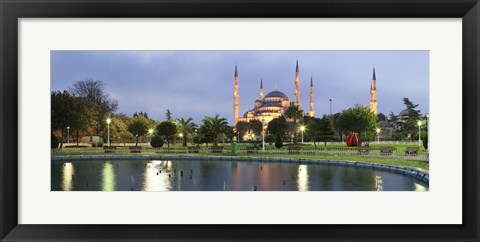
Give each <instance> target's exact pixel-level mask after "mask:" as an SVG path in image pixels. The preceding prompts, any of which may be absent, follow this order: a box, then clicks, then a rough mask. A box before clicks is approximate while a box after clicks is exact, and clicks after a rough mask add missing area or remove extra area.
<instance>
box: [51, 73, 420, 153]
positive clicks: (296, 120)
mask: <svg viewBox="0 0 480 242" xmlns="http://www.w3.org/2000/svg"><path fill="white" fill-rule="evenodd" d="M403 101H404V104H405V106H406V109H405V112H404V114H403V116H395V115H393V113H392V114H391V115H390V120H392V121H394V122H395V123H396V124H397V128H396V130H395V132H394V137H396V138H399V139H405V138H411V139H412V140H413V139H414V138H416V137H418V136H416V137H415V135H418V131H417V130H418V126H417V125H416V122H417V121H418V120H420V119H421V118H422V117H421V116H420V111H419V110H417V109H416V108H417V107H418V105H416V104H414V103H412V102H411V101H410V100H408V98H404V100H403ZM117 108H118V101H117V100H115V99H113V98H111V97H110V95H109V94H108V93H107V92H106V91H105V87H104V84H103V83H102V82H101V81H99V80H93V79H85V80H81V81H77V82H76V83H74V84H73V86H72V87H71V88H69V89H68V90H64V91H52V92H51V131H52V143H53V140H55V139H59V140H60V147H62V146H63V142H64V140H65V137H66V135H67V134H66V132H71V133H70V135H72V137H75V138H74V140H76V142H77V145H79V140H80V138H81V137H82V136H99V137H102V141H103V142H105V143H106V142H108V141H107V128H108V127H109V130H110V141H112V142H113V143H115V142H116V143H121V142H131V141H132V140H134V141H135V145H136V146H137V145H138V143H139V142H151V144H152V146H156V147H162V146H163V144H164V143H166V144H167V147H170V145H171V144H173V143H174V142H175V141H176V140H177V139H180V140H181V141H182V145H183V146H187V143H188V142H189V141H190V142H193V143H195V144H203V143H205V144H206V145H207V146H208V144H209V143H211V144H212V145H214V146H217V145H218V143H219V142H223V141H225V140H230V141H233V140H234V137H237V139H238V141H244V140H245V138H244V135H245V134H252V135H253V136H254V137H255V138H258V137H259V136H262V135H263V132H265V135H266V138H265V140H266V142H269V143H273V142H275V144H276V146H277V147H281V146H282V145H283V141H284V140H286V139H289V138H290V139H292V140H293V142H294V143H295V144H296V143H297V142H298V140H299V137H298V136H299V135H300V134H301V133H302V132H303V135H304V139H305V140H306V141H311V142H313V143H314V145H315V146H317V143H318V142H323V143H324V145H326V144H327V142H329V141H334V140H339V138H340V140H341V137H343V136H346V135H348V134H349V132H356V133H358V136H359V143H360V144H361V143H362V141H363V140H364V139H366V140H367V141H368V140H371V138H372V136H373V135H374V132H375V129H376V128H377V127H378V125H377V123H378V121H379V120H383V119H384V120H387V118H386V117H385V115H383V114H379V115H375V114H374V113H372V112H371V111H370V109H369V108H368V107H366V106H362V105H355V106H354V107H352V108H349V109H346V110H342V111H341V112H339V113H337V114H334V115H332V116H327V115H323V116H322V117H321V118H314V117H309V116H305V115H304V114H303V112H302V110H299V108H298V106H295V105H291V106H290V107H289V108H288V109H287V110H286V112H285V113H284V114H283V115H282V116H280V117H278V118H275V119H273V120H272V121H270V122H269V123H268V125H267V127H266V129H265V130H264V127H263V124H262V122H261V121H260V120H257V119H254V120H250V121H249V122H243V121H241V122H237V124H236V126H235V127H233V126H230V125H229V123H228V121H227V119H225V118H224V117H220V116H219V115H218V114H216V115H215V116H205V117H204V119H202V121H201V123H200V124H199V125H197V124H195V123H194V122H193V119H192V118H176V119H175V118H173V114H172V112H171V111H170V109H167V110H166V113H165V117H166V119H165V121H163V122H160V121H155V120H153V119H150V118H149V116H148V114H147V113H146V112H138V113H134V114H133V115H132V116H129V115H127V114H125V113H115V112H116V110H117ZM382 115H383V116H382ZM107 119H109V120H110V123H109V124H107V122H106V120H107ZM425 127H426V125H425ZM302 130H303V131H302ZM255 138H254V139H255Z"/></svg>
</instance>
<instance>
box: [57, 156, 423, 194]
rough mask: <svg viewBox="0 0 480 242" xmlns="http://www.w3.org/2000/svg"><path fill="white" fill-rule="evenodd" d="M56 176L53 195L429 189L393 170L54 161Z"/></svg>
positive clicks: (232, 163)
mask: <svg viewBox="0 0 480 242" xmlns="http://www.w3.org/2000/svg"><path fill="white" fill-rule="evenodd" d="M51 174H52V180H51V190H52V191H255V190H256V191H428V185H427V184H425V183H423V182H422V181H420V180H418V179H416V178H413V177H410V176H406V175H402V174H396V173H394V172H390V171H382V170H372V169H367V168H357V167H349V166H335V165H320V164H298V163H276V162H251V161H248V162H239V161H209V160H144V161H142V160H114V161H103V160H97V161H95V160H93V161H52V166H51Z"/></svg>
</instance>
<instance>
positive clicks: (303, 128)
mask: <svg viewBox="0 0 480 242" xmlns="http://www.w3.org/2000/svg"><path fill="white" fill-rule="evenodd" d="M300 131H302V144H303V131H305V126H303V125H302V126H300Z"/></svg>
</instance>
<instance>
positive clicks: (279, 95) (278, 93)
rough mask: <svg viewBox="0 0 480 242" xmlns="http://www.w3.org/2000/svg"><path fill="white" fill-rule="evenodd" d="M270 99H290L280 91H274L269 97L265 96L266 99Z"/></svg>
mask: <svg viewBox="0 0 480 242" xmlns="http://www.w3.org/2000/svg"><path fill="white" fill-rule="evenodd" d="M268 97H280V98H288V97H287V95H285V93H283V92H280V91H272V92H270V93H268V94H267V96H265V98H268Z"/></svg>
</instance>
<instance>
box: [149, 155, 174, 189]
mask: <svg viewBox="0 0 480 242" xmlns="http://www.w3.org/2000/svg"><path fill="white" fill-rule="evenodd" d="M171 167H172V162H171V161H152V162H151V163H147V165H146V166H145V179H144V181H143V184H144V190H145V191H169V190H171V188H172V182H171V181H170V178H169V175H171V174H170V172H169V171H170V168H171Z"/></svg>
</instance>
